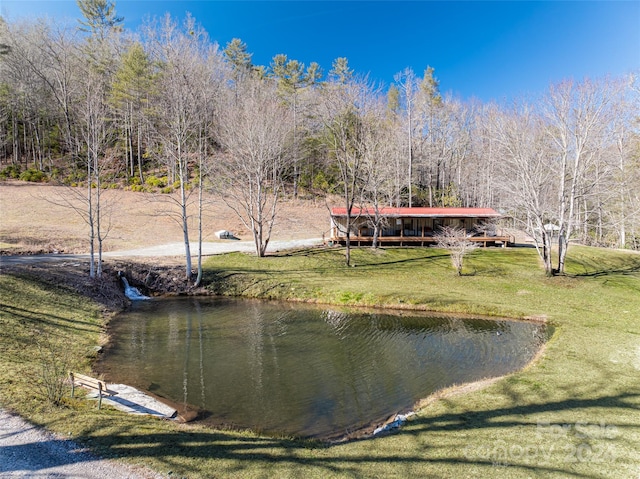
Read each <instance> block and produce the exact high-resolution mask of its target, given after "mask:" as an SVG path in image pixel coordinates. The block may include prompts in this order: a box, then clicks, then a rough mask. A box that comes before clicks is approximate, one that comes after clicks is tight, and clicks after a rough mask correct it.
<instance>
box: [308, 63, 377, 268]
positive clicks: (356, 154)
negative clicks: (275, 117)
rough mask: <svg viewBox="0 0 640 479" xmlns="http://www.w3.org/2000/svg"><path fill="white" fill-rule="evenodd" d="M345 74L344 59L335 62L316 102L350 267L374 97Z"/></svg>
mask: <svg viewBox="0 0 640 479" xmlns="http://www.w3.org/2000/svg"><path fill="white" fill-rule="evenodd" d="M345 71H347V72H348V67H347V65H346V59H337V60H336V61H335V62H334V68H333V70H332V73H331V75H332V77H333V81H332V82H330V83H328V84H326V85H324V88H323V91H322V100H321V102H320V117H321V118H322V121H323V126H324V129H325V138H324V141H325V144H326V147H327V150H328V152H329V154H330V157H331V158H332V159H333V161H334V163H335V165H336V166H337V167H338V170H339V172H340V188H341V190H342V191H341V194H342V200H343V204H344V206H345V209H346V213H347V214H346V225H344V231H342V232H343V233H344V234H345V245H346V252H345V260H346V263H347V265H350V264H351V232H352V231H351V230H352V228H353V224H354V220H355V219H356V218H354V215H353V212H354V206H355V205H356V203H361V202H362V195H363V192H364V187H365V185H366V184H367V181H368V179H367V173H368V172H367V168H366V167H365V155H364V153H365V147H364V144H363V141H364V138H365V134H364V132H365V129H366V126H365V125H366V121H365V119H364V118H365V116H366V114H367V112H368V110H369V108H370V107H371V105H372V101H371V100H372V98H374V97H375V94H376V93H375V91H374V89H373V88H372V87H371V86H370V85H368V84H367V82H366V81H362V80H354V79H353V78H351V76H350V75H349V74H345ZM339 227H340V226H339Z"/></svg>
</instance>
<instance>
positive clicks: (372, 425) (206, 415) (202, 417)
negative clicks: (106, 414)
mask: <svg viewBox="0 0 640 479" xmlns="http://www.w3.org/2000/svg"><path fill="white" fill-rule="evenodd" d="M198 297H201V298H202V299H205V300H206V299H210V298H221V299H228V300H236V299H237V300H241V301H244V302H256V303H271V304H273V303H276V304H277V303H282V304H291V303H300V304H305V305H306V306H310V307H311V308H312V309H316V308H317V309H319V310H324V309H325V308H326V307H331V306H334V307H339V308H340V310H343V311H357V312H358V313H363V312H364V313H372V314H380V313H385V314H389V315H392V316H396V315H397V316H399V317H403V316H405V315H409V314H410V315H411V316H414V315H416V314H417V313H419V314H420V315H424V316H425V317H433V318H437V319H441V318H448V319H461V320H463V321H464V320H466V319H469V320H471V319H480V320H486V321H491V322H494V321H502V322H521V323H538V324H542V325H545V329H546V333H545V336H546V338H547V339H546V340H541V341H540V342H536V345H535V348H536V352H535V355H534V356H533V357H532V358H531V360H530V361H529V362H528V363H526V364H525V365H523V366H522V367H520V368H518V369H517V370H514V371H512V372H509V373H507V374H505V375H500V376H488V377H485V378H483V379H480V380H477V381H471V382H466V383H459V384H453V385H450V386H446V387H444V388H441V389H438V390H436V391H434V392H432V393H431V394H429V395H428V396H426V397H424V398H420V399H418V400H416V401H415V402H414V403H413V404H412V405H411V406H409V407H406V408H402V409H399V410H397V411H394V412H393V413H392V414H390V415H385V416H383V417H378V418H374V419H372V420H370V421H367V422H366V423H363V424H361V425H359V426H355V428H351V430H349V431H345V432H337V433H330V434H328V435H319V436H296V435H295V434H294V435H293V436H289V435H287V434H286V433H283V434H279V433H277V432H274V433H265V432H264V431H262V430H260V428H252V427H247V426H240V425H237V424H235V423H233V422H229V421H228V420H225V419H221V418H217V417H215V415H214V414H213V413H211V412H210V411H208V410H206V409H202V408H200V407H198V406H195V405H193V404H186V403H178V402H176V401H174V400H171V399H169V398H166V397H163V396H159V395H158V394H155V393H154V392H152V391H149V390H148V389H146V388H144V387H142V388H141V386H140V384H138V385H135V386H136V387H138V388H141V389H143V390H144V391H145V392H146V393H148V394H150V395H152V396H153V397H156V398H157V399H159V400H160V401H161V402H163V403H165V404H167V405H168V406H170V407H172V408H174V409H176V410H177V411H178V416H177V418H176V419H177V420H178V422H183V423H185V422H193V423H198V424H203V425H205V426H207V427H211V428H212V429H220V430H226V431H236V432H243V431H244V432H246V431H250V432H253V433H255V434H264V435H266V436H269V437H272V438H281V439H286V438H291V437H293V438H296V439H297V440H301V441H311V442H321V443H325V444H329V445H332V444H341V443H345V442H349V441H354V440H363V439H371V438H375V437H380V436H384V435H387V434H389V433H392V432H393V431H394V430H395V429H397V427H396V426H395V425H394V423H398V424H399V425H404V423H405V422H406V421H407V419H408V420H409V421H410V420H411V418H410V417H409V418H407V417H405V416H413V415H414V414H416V413H418V412H419V411H420V410H422V409H424V408H425V407H427V406H428V405H430V404H431V403H433V402H435V401H437V400H440V399H444V398H448V397H452V396H455V395H458V394H462V393H468V392H473V391H477V390H480V389H483V388H484V387H487V386H489V385H491V384H494V383H495V382H497V381H499V380H500V379H503V378H505V377H507V376H509V375H511V374H514V373H517V372H520V371H522V370H524V369H527V368H529V367H530V366H531V365H532V364H534V363H535V362H536V361H537V360H538V359H539V358H540V357H541V356H542V355H543V354H544V350H545V346H546V343H547V341H548V340H549V339H551V337H552V336H553V333H552V331H553V329H552V330H551V331H550V330H549V329H547V326H549V325H548V324H547V323H548V322H547V321H546V320H544V319H539V318H536V319H519V318H504V317H496V316H479V315H473V314H455V313H441V312H437V311H428V310H427V311H424V310H419V309H414V308H412V309H407V308H379V307H377V308H376V307H368V306H344V305H336V304H325V303H322V304H321V303H309V302H307V301H286V300H263V299H256V298H248V299H246V298H238V297H228V296H219V295H211V294H206V295H197V296H191V295H189V298H190V299H197V298H198ZM172 298H176V295H165V296H157V297H156V298H155V299H157V300H159V301H162V300H163V299H168V300H171V299H172ZM110 326H111V325H110ZM109 329H111V328H109ZM108 337H109V341H110V344H111V341H112V340H113V338H112V335H111V334H109V335H108ZM108 350H109V347H108V346H107V348H106V351H107V352H108ZM101 364H102V361H101V360H98V361H97V362H96V363H95V365H94V370H96V371H97V372H98V373H99V374H103V375H104V374H107V376H109V372H108V370H105V369H104V368H103V367H101ZM107 379H109V377H107ZM112 379H114V380H117V381H122V378H116V377H114V378H112ZM125 382H126V379H125ZM381 429H382V430H381Z"/></svg>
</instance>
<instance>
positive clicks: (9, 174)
mask: <svg viewBox="0 0 640 479" xmlns="http://www.w3.org/2000/svg"><path fill="white" fill-rule="evenodd" d="M19 177H20V167H19V166H18V165H9V166H7V167H6V168H5V169H4V170H2V171H0V179H3V180H7V179H10V178H12V179H16V178H19Z"/></svg>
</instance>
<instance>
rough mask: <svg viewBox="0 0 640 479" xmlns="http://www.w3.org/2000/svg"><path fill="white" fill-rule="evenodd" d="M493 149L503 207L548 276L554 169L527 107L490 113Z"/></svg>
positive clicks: (540, 128) (537, 122)
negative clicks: (530, 242) (497, 160)
mask: <svg viewBox="0 0 640 479" xmlns="http://www.w3.org/2000/svg"><path fill="white" fill-rule="evenodd" d="M491 120H492V124H491V129H492V133H491V134H492V136H493V138H494V139H495V140H494V141H495V151H496V153H497V154H499V156H500V158H501V161H500V163H499V167H498V175H497V178H496V179H497V180H498V182H499V188H500V191H501V192H502V193H503V204H502V206H503V208H504V209H505V210H506V211H508V212H509V213H510V215H511V216H512V217H513V218H514V220H515V221H516V222H517V223H518V224H519V225H520V226H521V227H522V229H523V230H524V231H526V232H527V233H528V234H529V235H530V236H531V237H532V238H533V239H534V242H535V246H536V250H537V251H538V254H539V256H540V258H541V259H542V262H543V264H544V270H545V272H546V274H547V275H552V274H553V267H552V263H551V239H552V238H551V234H552V233H553V231H550V230H549V227H548V226H546V225H548V224H551V222H552V219H553V218H554V216H553V214H554V211H555V202H556V191H555V183H554V181H553V180H554V178H555V171H554V168H553V163H552V162H551V155H550V153H549V144H548V138H546V137H545V135H544V131H543V125H542V123H541V121H540V118H539V117H537V116H536V115H535V114H534V113H533V112H532V111H531V109H530V108H528V107H527V106H523V107H521V108H520V109H519V110H518V109H516V110H514V111H513V112H511V113H502V114H494V115H492V116H491Z"/></svg>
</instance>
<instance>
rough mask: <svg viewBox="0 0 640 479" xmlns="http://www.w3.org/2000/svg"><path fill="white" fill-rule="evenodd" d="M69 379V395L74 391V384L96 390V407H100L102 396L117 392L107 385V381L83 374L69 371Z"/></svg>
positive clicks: (112, 394)
mask: <svg viewBox="0 0 640 479" xmlns="http://www.w3.org/2000/svg"><path fill="white" fill-rule="evenodd" d="M69 379H70V380H71V397H73V395H74V393H75V388H76V386H82V387H84V388H87V389H92V390H94V391H98V409H100V408H101V407H102V396H115V395H116V394H118V393H117V392H116V391H112V390H110V389H109V388H108V387H107V383H106V382H105V381H103V380H101V379H95V378H92V377H90V376H85V375H84V374H79V373H73V372H69Z"/></svg>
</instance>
